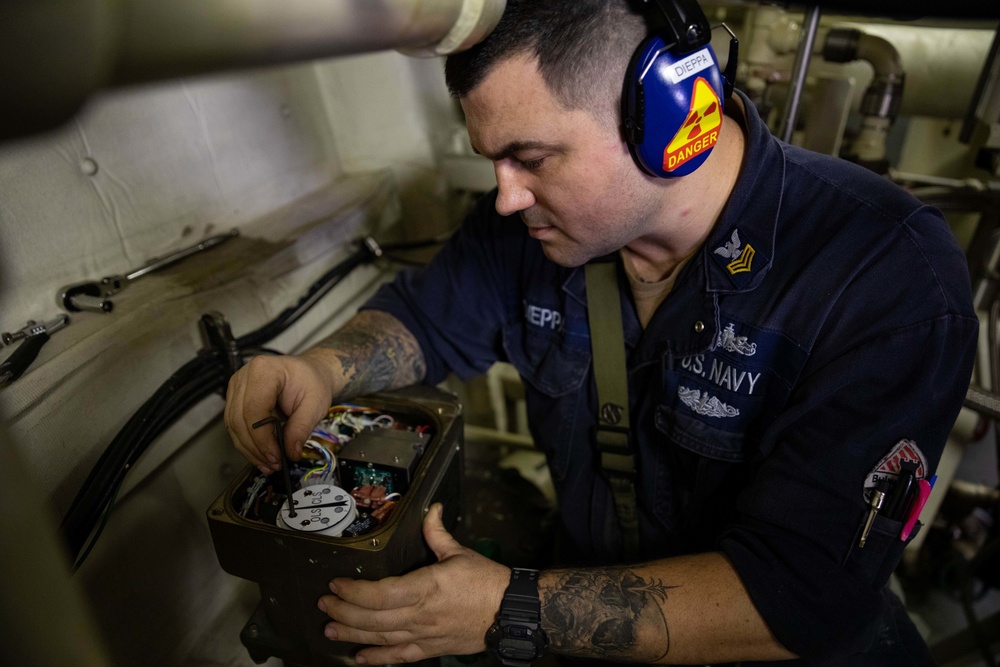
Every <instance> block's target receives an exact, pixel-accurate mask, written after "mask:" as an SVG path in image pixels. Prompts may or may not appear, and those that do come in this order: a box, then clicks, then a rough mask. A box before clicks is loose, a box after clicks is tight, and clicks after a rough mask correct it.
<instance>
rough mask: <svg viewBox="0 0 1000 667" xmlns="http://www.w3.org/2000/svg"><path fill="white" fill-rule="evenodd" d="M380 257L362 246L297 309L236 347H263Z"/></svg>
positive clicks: (322, 278)
mask: <svg viewBox="0 0 1000 667" xmlns="http://www.w3.org/2000/svg"><path fill="white" fill-rule="evenodd" d="M377 257H378V253H377V252H376V251H375V250H373V249H372V247H370V246H369V245H368V244H362V245H361V247H359V248H358V250H357V251H356V252H355V253H354V254H352V255H350V256H349V257H348V258H347V259H345V260H344V261H343V262H341V263H340V264H338V265H337V266H335V267H333V268H332V269H330V270H329V271H327V272H326V273H324V274H323V275H322V276H320V278H319V279H318V280H316V282H314V283H313V284H312V285H311V286H310V287H309V289H308V290H306V293H305V294H303V295H302V297H301V298H300V299H299V300H298V302H297V303H296V304H295V305H294V306H290V307H288V308H286V309H285V310H283V311H281V313H280V314H279V315H278V316H277V317H276V318H275V319H273V320H272V321H270V322H268V323H267V324H265V325H264V326H262V327H260V328H259V329H257V330H255V331H251V332H250V333H248V334H246V335H244V336H240V337H239V338H237V339H236V346H237V347H238V348H239V349H241V350H242V349H244V348H248V347H260V346H261V345H263V344H264V343H266V342H267V341H269V340H271V339H272V338H274V337H275V336H277V335H278V334H280V333H282V332H283V331H285V330H286V329H288V327H290V326H292V325H293V324H295V322H297V321H298V320H299V318H300V317H302V316H303V315H305V314H306V312H308V310H309V309H310V308H312V307H313V306H314V305H316V302H317V301H319V300H320V299H321V298H323V297H324V296H325V295H326V293H327V292H329V291H330V290H332V289H333V288H334V287H336V286H337V284H338V283H340V281H341V280H343V279H344V277H345V276H347V274H349V273H350V272H351V271H353V270H354V269H356V268H357V267H359V266H361V265H362V264H366V263H368V262H371V261H374V260H375V259H376V258H377Z"/></svg>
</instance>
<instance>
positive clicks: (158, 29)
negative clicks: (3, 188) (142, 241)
mask: <svg viewBox="0 0 1000 667" xmlns="http://www.w3.org/2000/svg"><path fill="white" fill-rule="evenodd" d="M505 7H506V0H282V1H281V2H275V1H274V0H170V2H163V1H162V0H48V1H46V2H38V3H28V2H19V3H8V4H4V3H0V81H3V82H4V86H3V90H4V93H5V96H6V97H7V98H8V99H10V100H12V107H13V108H9V109H6V110H4V111H2V112H0V119H2V120H4V122H5V123H7V124H9V125H10V126H11V127H14V128H17V127H20V126H23V127H24V129H23V130H21V131H22V132H27V131H28V130H38V129H44V128H45V125H46V123H47V124H49V125H53V124H55V123H57V122H59V121H62V120H65V118H67V117H69V116H70V115H71V114H72V113H74V112H75V111H76V110H77V109H78V108H79V107H80V106H81V105H82V104H83V102H84V100H86V99H87V98H88V97H90V96H91V95H92V94H94V93H95V92H97V91H99V90H103V89H107V88H114V87H117V86H121V85H126V84H134V83H139V82H146V81H156V80H162V79H168V78H178V77H189V76H196V75H205V74H214V73H217V72H223V71H226V70H233V69H248V68H258V67H264V66H268V65H277V64H284V63H292V62H301V61H307V60H318V59H326V58H332V57H334V56H343V55H351V54H359V53H371V52H375V51H387V50H398V51H401V52H404V53H407V54H409V55H431V56H434V55H447V54H448V53H453V52H455V51H460V50H462V49H466V48H468V47H470V46H472V45H473V44H475V43H476V42H479V41H481V40H482V39H483V38H484V37H486V35H488V34H489V33H490V32H491V31H492V30H493V28H494V27H496V25H497V23H498V22H499V21H500V16H501V15H502V14H503V11H504V8H505ZM8 106H11V105H8ZM36 117H41V118H42V119H43V120H39V119H38V118H36ZM17 134H18V133H17V132H13V134H12V135H11V136H17ZM4 136H6V135H5V134H4V133H3V132H0V138H3V137H4Z"/></svg>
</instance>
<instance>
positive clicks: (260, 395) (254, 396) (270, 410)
mask: <svg viewBox="0 0 1000 667" xmlns="http://www.w3.org/2000/svg"><path fill="white" fill-rule="evenodd" d="M244 370H246V372H247V375H246V378H245V380H244V385H245V388H244V393H243V399H242V404H243V410H242V415H241V417H242V419H243V423H244V424H245V425H246V428H247V430H248V432H249V435H250V440H251V447H252V448H254V449H255V450H256V451H257V453H258V455H259V456H260V457H261V458H263V459H265V460H266V463H268V464H269V465H270V467H271V469H272V470H275V471H277V470H279V469H280V465H279V461H280V460H281V457H280V455H279V452H278V440H277V438H276V437H275V435H274V425H273V424H262V425H261V426H260V427H259V428H253V424H256V423H258V422H259V421H261V420H262V419H267V418H268V417H271V416H273V414H274V408H275V406H276V405H277V403H278V397H279V396H280V395H281V390H282V387H283V385H284V373H282V371H281V370H280V367H279V366H278V365H277V364H276V363H275V361H274V360H271V359H268V358H266V357H254V358H253V359H251V360H250V362H249V363H248V364H247V365H246V366H244Z"/></svg>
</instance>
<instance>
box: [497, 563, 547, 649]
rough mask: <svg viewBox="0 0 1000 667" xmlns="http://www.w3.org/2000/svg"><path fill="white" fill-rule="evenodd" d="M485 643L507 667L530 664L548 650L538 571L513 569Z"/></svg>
mask: <svg viewBox="0 0 1000 667" xmlns="http://www.w3.org/2000/svg"><path fill="white" fill-rule="evenodd" d="M486 646H487V648H489V649H490V651H491V652H492V653H493V655H494V656H496V659H497V660H499V661H500V664H502V665H503V666H504V667H529V665H531V661H532V660H534V659H535V658H538V657H541V656H542V655H544V654H545V652H546V651H547V650H548V649H549V638H548V637H546V636H545V632H544V631H543V630H542V605H541V603H540V602H539V600H538V570H522V569H518V568H514V569H513V570H511V573H510V584H509V585H508V586H507V591H506V592H505V593H504V594H503V602H501V603H500V611H499V612H498V613H497V620H496V621H495V622H494V623H493V625H491V626H490V629H489V630H487V631H486Z"/></svg>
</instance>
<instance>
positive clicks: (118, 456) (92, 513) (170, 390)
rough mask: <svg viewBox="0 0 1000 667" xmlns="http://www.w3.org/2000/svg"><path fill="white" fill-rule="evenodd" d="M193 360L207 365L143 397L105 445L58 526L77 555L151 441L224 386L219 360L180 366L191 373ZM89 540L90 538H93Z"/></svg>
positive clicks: (198, 360)
mask: <svg viewBox="0 0 1000 667" xmlns="http://www.w3.org/2000/svg"><path fill="white" fill-rule="evenodd" d="M194 362H201V363H207V366H206V367H204V368H202V369H200V372H196V373H194V374H193V375H192V376H191V377H190V378H188V379H187V380H186V381H184V382H183V384H181V383H179V382H178V378H177V375H178V374H179V373H175V374H174V376H172V377H171V378H170V379H169V380H167V382H165V383H164V384H163V385H161V387H160V388H159V389H158V390H157V392H156V393H154V395H153V397H151V398H150V399H149V400H147V401H146V403H144V404H143V405H142V407H140V408H139V410H138V411H137V412H136V413H135V415H134V416H133V417H132V419H130V420H129V421H128V423H126V425H125V427H124V428H122V430H121V431H119V433H118V435H117V436H116V437H115V438H114V440H112V442H111V444H110V445H109V446H108V447H107V449H105V451H104V453H103V454H102V455H101V458H100V459H99V460H98V462H97V464H95V466H94V467H93V469H92V470H91V473H90V475H89V476H88V477H87V480H86V481H85V482H84V484H83V486H82V487H81V489H80V491H79V492H78V493H77V496H76V498H75V499H74V501H73V503H72V505H70V509H69V511H67V513H66V515H65V517H64V518H63V521H62V523H61V524H60V527H59V531H60V533H61V534H62V537H63V540H64V542H65V543H66V545H67V547H68V548H69V551H70V554H71V556H72V557H73V558H74V559H75V560H77V562H78V563H79V562H80V561H79V559H78V558H77V555H78V554H79V553H80V550H81V548H82V547H83V545H84V543H86V542H87V539H88V537H89V536H90V535H91V533H92V532H93V530H94V526H95V525H97V524H98V523H99V522H100V521H101V517H102V515H103V514H104V513H105V511H108V510H109V509H110V507H111V505H112V504H113V503H114V498H115V496H116V495H117V491H118V489H119V488H120V486H121V484H122V482H123V481H124V479H125V475H126V474H127V473H128V470H129V469H130V468H131V467H132V465H134V464H135V462H136V461H137V460H138V458H139V456H140V455H141V454H142V453H143V452H144V451H145V450H146V448H147V447H148V446H149V444H150V443H151V442H152V441H153V440H155V438H156V437H157V436H158V435H160V433H162V432H163V431H164V430H165V429H166V427H167V426H169V425H170V424H172V423H173V422H174V421H176V419H177V418H179V417H180V416H181V415H183V414H184V413H185V412H187V411H188V410H189V409H191V408H192V407H194V405H196V404H197V403H199V402H201V401H202V400H203V399H204V398H206V397H207V396H209V395H210V394H211V393H213V392H214V391H218V390H219V389H220V388H222V387H224V386H225V382H226V380H227V379H228V373H227V371H226V369H225V367H224V366H223V364H222V363H221V362H220V360H214V361H211V360H206V359H204V358H203V359H197V358H196V359H194V360H192V362H189V363H188V364H186V365H185V367H184V368H183V369H182V370H184V371H187V374H190V369H191V367H192V365H194ZM91 541H93V540H91Z"/></svg>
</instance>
